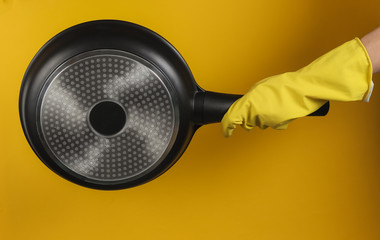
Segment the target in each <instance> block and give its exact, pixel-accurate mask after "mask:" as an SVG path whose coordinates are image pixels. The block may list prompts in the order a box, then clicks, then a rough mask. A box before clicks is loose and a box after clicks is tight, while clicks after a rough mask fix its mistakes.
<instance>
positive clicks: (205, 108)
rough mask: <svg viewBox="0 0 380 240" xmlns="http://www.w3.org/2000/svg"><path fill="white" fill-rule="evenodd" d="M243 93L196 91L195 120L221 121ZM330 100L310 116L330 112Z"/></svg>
mask: <svg viewBox="0 0 380 240" xmlns="http://www.w3.org/2000/svg"><path fill="white" fill-rule="evenodd" d="M241 97H242V95H236V94H225V93H216V92H208V91H204V92H203V91H200V92H198V93H196V95H195V99H194V120H195V122H196V123H197V124H200V125H204V124H209V123H216V122H220V121H221V120H222V118H223V116H224V114H225V113H226V112H227V110H228V108H229V107H230V106H231V105H232V103H234V102H235V101H236V100H237V99H239V98H241ZM329 108H330V102H327V103H325V104H324V105H323V106H322V107H320V108H319V109H318V110H316V111H315V112H313V113H311V114H309V115H308V116H325V115H326V114H327V113H328V112H329Z"/></svg>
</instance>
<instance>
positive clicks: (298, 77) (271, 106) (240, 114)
mask: <svg viewBox="0 0 380 240" xmlns="http://www.w3.org/2000/svg"><path fill="white" fill-rule="evenodd" d="M371 79H372V66H371V61H370V59H369V57H368V54H367V52H366V49H365V48H364V46H363V45H362V43H361V41H360V40H359V39H358V38H355V39H353V40H351V41H349V42H346V43H345V44H343V45H341V46H339V47H337V48H335V49H334V50H332V51H330V52H328V53H326V54H325V55H323V56H322V57H320V58H318V59H316V60H315V61H314V62H312V63H311V64H309V65H308V66H306V67H304V68H302V69H300V70H298V71H296V72H289V73H284V74H281V75H277V76H273V77H269V78H266V79H264V80H262V81H260V82H258V83H257V84H256V85H254V86H253V87H252V88H251V89H250V90H249V91H248V93H247V94H245V95H244V96H243V97H242V98H240V99H238V100H237V101H236V102H235V103H233V104H232V106H231V107H230V108H229V110H228V111H227V113H226V114H225V115H224V117H223V119H222V130H223V134H224V135H225V136H226V137H229V136H231V135H232V133H233V131H234V129H235V128H236V126H237V125H241V126H242V127H243V128H245V129H246V130H251V129H252V128H254V127H255V126H258V127H260V128H262V129H265V128H267V127H272V128H274V129H286V128H287V126H288V124H289V122H291V121H292V120H294V119H296V118H299V117H303V116H306V115H308V114H310V113H312V112H314V111H315V110H317V109H318V108H320V107H321V106H322V105H323V104H325V103H326V102H327V101H329V100H336V101H358V100H363V98H365V96H366V94H367V92H368V90H369V88H370V85H371Z"/></svg>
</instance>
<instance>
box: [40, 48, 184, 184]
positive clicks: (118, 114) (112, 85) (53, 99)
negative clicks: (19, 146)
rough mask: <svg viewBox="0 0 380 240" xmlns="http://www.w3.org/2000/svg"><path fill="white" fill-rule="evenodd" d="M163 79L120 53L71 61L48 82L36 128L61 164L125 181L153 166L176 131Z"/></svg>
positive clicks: (99, 53)
mask: <svg viewBox="0 0 380 240" xmlns="http://www.w3.org/2000/svg"><path fill="white" fill-rule="evenodd" d="M171 91H172V89H171V87H170V85H169V84H168V81H167V80H166V79H165V77H164V76H163V75H162V74H160V72H159V71H158V70H156V69H155V68H154V66H152V65H151V64H149V63H148V62H146V61H145V60H144V59H141V58H139V57H138V56H136V55H133V54H131V53H127V52H123V51H118V50H105V49H103V50H93V51H89V52H85V53H82V54H79V55H77V56H74V57H73V58H71V59H69V60H67V61H66V62H65V63H63V64H62V65H61V66H59V67H58V68H57V69H56V70H55V71H54V72H53V73H52V74H51V75H50V77H49V78H48V79H47V81H46V83H45V84H44V86H43V88H42V91H41V93H40V96H39V100H38V106H39V107H38V111H39V112H38V113H37V122H38V131H39V132H40V135H41V136H43V139H44V140H45V145H46V147H47V148H48V149H49V150H50V152H51V153H52V154H54V156H55V159H56V161H59V163H60V164H62V165H64V166H65V167H67V168H68V169H70V170H71V171H73V172H75V173H77V174H79V175H80V176H83V177H86V178H88V179H93V180H98V181H120V180H125V179H129V178H132V177H135V176H136V175H138V174H141V173H143V172H145V171H149V169H151V168H154V166H155V165H157V164H159V163H160V162H161V161H162V160H163V159H164V158H165V156H166V155H167V153H168V151H169V150H170V148H171V147H172V145H173V142H174V140H175V138H176V134H177V130H178V119H177V118H176V116H177V114H178V113H176V111H178V110H177V109H176V107H175V104H174V103H173V100H172V97H171V95H172V94H171Z"/></svg>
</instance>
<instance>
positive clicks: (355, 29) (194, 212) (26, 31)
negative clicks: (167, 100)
mask: <svg viewBox="0 0 380 240" xmlns="http://www.w3.org/2000/svg"><path fill="white" fill-rule="evenodd" d="M379 13H380V3H379V1H378V0H362V1H358V0H355V1H352V0H350V1H348V0H344V1H343V0H341V1H332V0H323V1H321V0H290V1H285V0H265V1H257V0H250V1H248V0H246V1H240V0H234V1H225V0H219V1H215V0H211V1H205V0H192V1H180V0H172V1H165V0H160V1H157V0H134V1H127V0H124V1H123V0H120V1H114V0H107V1H94V0H91V1H90V0H86V1H80V0H60V1H54V0H39V1H37V0H34V1H33V0H14V1H11V0H1V1H0V81H1V82H0V83H1V84H0V113H1V114H0V239H4V240H14V239H23V240H27V239H39V240H44V239H57V240H59V239H93V240H96V239H134V240H135V239H136V240H139V239H207V240H211V239H218V240H222V239H259V240H264V239H265V240H278V239H292V240H294V239H319V240H320V239H324V240H326V239H334V240H336V239H339V240H340V239H345V240H346V239H361V240H363V239H365V240H367V239H374V240H375V239H376V240H378V239H380V162H379V160H380V148H379V147H378V144H379V142H380V124H379V121H380V88H379V86H378V89H376V86H375V91H374V94H373V96H372V98H371V102H370V103H369V104H366V103H336V102H333V103H332V106H331V110H330V113H329V114H328V116H326V117H324V118H320V117H318V118H317V117H316V118H303V119H299V120H296V121H294V122H292V123H291V124H290V126H289V128H288V129H287V130H284V131H275V130H272V129H267V130H264V131H262V130H259V129H255V130H254V131H253V132H251V133H246V132H244V131H243V130H242V129H238V131H236V133H235V134H234V135H233V136H232V138H230V139H225V138H223V137H222V134H221V130H220V124H214V125H209V126H204V127H202V128H201V129H199V131H197V132H196V134H195V136H194V138H193V140H192V142H191V143H190V145H189V147H188V149H187V151H186V152H185V153H184V155H183V156H182V158H181V159H180V160H179V161H178V163H177V164H176V165H174V167H172V168H171V169H170V170H169V171H168V172H166V173H165V174H164V175H162V176H161V177H159V178H158V179H156V180H154V181H152V182H150V183H148V184H145V185H143V186H139V187H136V188H132V189H126V190H120V191H99V190H92V189H87V188H83V187H80V186H77V185H75V184H72V183H70V182H68V181H66V180H64V179H62V178H61V177H58V176H57V175H55V174H54V173H53V172H51V171H50V170H49V169H48V168H47V167H45V166H44V165H43V164H42V162H41V161H40V160H39V159H38V158H37V157H36V156H35V155H34V153H33V152H32V150H31V148H30V147H29V145H28V144H27V141H26V140H25V138H24V135H23V133H22V129H21V125H20V122H19V117H18V94H19V88H20V84H21V80H22V77H23V74H24V72H25V69H26V67H27V66H28V64H29V62H30V60H31V59H32V57H33V56H34V54H35V53H36V52H37V51H38V49H39V48H40V47H41V46H42V45H43V44H44V43H45V42H46V41H47V40H48V39H50V38H51V37H52V36H54V35H55V34H57V33H58V32H60V31H62V30H64V29H65V28H67V27H70V26H72V25H75V24H78V23H80V22H84V21H88V20H95V19H105V18H107V19H109V18H111V19H122V20H127V21H132V22H135V23H138V24H141V25H143V26H146V27H148V28H150V29H152V30H154V31H156V32H158V33H159V34H161V35H162V36H164V37H165V38H166V39H167V40H169V41H170V42H171V43H172V44H173V45H174V46H175V47H176V48H177V49H178V50H179V52H180V53H181V54H182V55H183V56H184V58H185V59H186V61H187V63H188V64H189V66H190V68H191V69H192V72H193V74H194V76H195V79H196V80H197V82H198V83H199V85H200V86H202V87H203V88H205V89H207V90H212V91H219V92H228V93H241V94H243V93H245V92H246V91H247V90H248V89H249V87H250V86H251V85H252V84H254V83H255V82H257V81H259V80H260V79H262V78H264V77H267V76H270V75H274V74H278V73H282V72H285V71H292V70H297V69H298V68H301V67H303V66H304V65H306V64H308V63H309V62H311V61H312V60H313V59H315V58H317V57H318V56H320V55H322V54H323V53H325V52H327V51H329V50H330V49H332V48H334V47H336V46H338V45H340V44H342V43H343V42H345V41H348V40H351V39H352V38H354V37H355V36H358V37H362V36H363V35H364V34H365V33H367V32H369V31H371V30H373V29H374V28H375V27H377V26H379V25H380V18H379ZM378 79H379V76H375V77H374V81H375V85H376V84H380V80H378Z"/></svg>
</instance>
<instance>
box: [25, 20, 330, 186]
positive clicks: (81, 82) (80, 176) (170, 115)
mask: <svg viewBox="0 0 380 240" xmlns="http://www.w3.org/2000/svg"><path fill="white" fill-rule="evenodd" d="M239 97H241V95H234V94H223V93H215V92H209V91H205V90H203V89H202V88H201V87H199V86H198V85H197V83H196V82H195V80H194V78H193V75H192V73H191V71H190V69H189V67H188V66H187V64H186V62H185V60H184V59H183V58H182V56H181V55H180V54H179V52H178V51H177V50H176V49H175V48H174V47H173V46H172V45H171V44H170V43H169V42H168V41H166V40H165V39H164V38H163V37H161V36H159V35H158V34H157V33H155V32H153V31H151V30H149V29H147V28H145V27H142V26H139V25H136V24H133V23H130V22H124V21H118V20H98V21H91V22H86V23H82V24H79V25H76V26H73V27H70V28H68V29H66V30H64V31H63V32H61V33H59V34H57V35H56V36H55V37H53V38H52V39H50V40H49V41H48V42H47V43H46V44H45V45H44V46H43V47H42V48H41V49H40V50H39V51H38V53H37V54H36V55H35V57H34V58H33V59H32V61H31V63H30V65H29V66H28V68H27V70H26V73H25V75H24V79H23V82H22V86H21V90H20V100H19V110H20V118H21V123H22V127H23V130H24V133H25V136H26V138H27V140H28V142H29V144H30V146H31V147H32V149H33V150H34V152H35V153H36V155H37V156H38V157H39V158H40V159H41V160H42V161H43V163H45V165H47V166H48V167H49V168H50V169H51V170H53V171H54V172H56V173H57V174H59V175H60V176H62V177H64V178H66V179H67V180H69V181H71V182H74V183H76V184H79V185H82V186H85V187H89V188H94V189H104V190H111V189H123V188H128V187H133V186H137V185H139V184H142V183H145V182H148V181H150V180H152V179H154V178H156V177H158V176H159V175H161V174H162V173H164V172H165V171H166V170H167V169H168V168H170V167H171V166H172V165H173V164H174V163H175V162H176V161H177V160H178V158H179V157H180V156H181V154H182V153H183V152H184V151H185V149H186V147H187V145H188V144H189V142H190V140H191V138H192V136H193V134H194V133H195V131H196V130H197V129H198V128H199V127H200V126H202V125H205V124H209V123H215V122H219V121H221V119H222V117H223V115H224V113H225V112H226V111H227V109H228V108H229V107H230V105H231V104H232V103H233V102H234V101H235V100H237V99H238V98H239ZM328 110H329V103H327V104H325V105H324V106H323V107H321V108H320V109H319V110H317V111H316V112H314V113H312V114H311V115H312V116H324V115H326V114H327V112H328Z"/></svg>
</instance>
